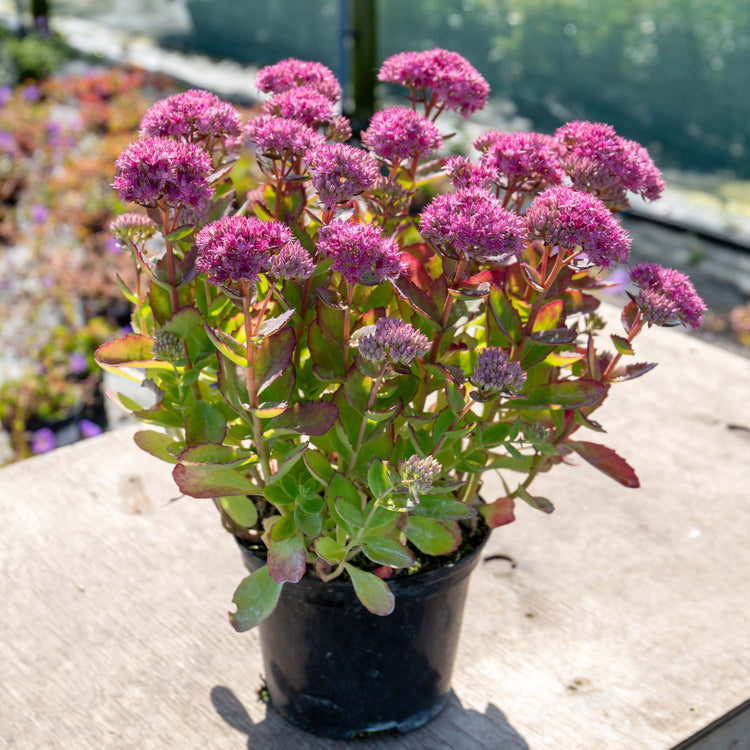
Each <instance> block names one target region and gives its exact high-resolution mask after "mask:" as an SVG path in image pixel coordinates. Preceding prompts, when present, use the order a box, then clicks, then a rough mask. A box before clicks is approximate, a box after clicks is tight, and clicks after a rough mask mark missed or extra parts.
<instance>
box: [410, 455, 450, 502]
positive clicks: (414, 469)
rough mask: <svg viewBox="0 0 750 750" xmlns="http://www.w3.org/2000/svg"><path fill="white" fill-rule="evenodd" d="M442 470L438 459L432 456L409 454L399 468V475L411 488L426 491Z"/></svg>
mask: <svg viewBox="0 0 750 750" xmlns="http://www.w3.org/2000/svg"><path fill="white" fill-rule="evenodd" d="M442 470H443V467H442V465H441V464H440V461H438V460H436V459H434V458H433V457H432V456H427V457H426V458H420V457H419V456H418V455H416V454H415V455H413V456H409V458H408V459H407V460H406V462H405V463H404V465H403V467H402V468H401V477H402V479H403V481H404V482H405V483H406V484H409V485H411V487H412V489H413V490H414V491H415V492H417V493H419V492H427V490H429V489H431V488H432V485H433V484H434V483H435V480H436V479H437V478H438V477H439V476H440V472H441V471H442Z"/></svg>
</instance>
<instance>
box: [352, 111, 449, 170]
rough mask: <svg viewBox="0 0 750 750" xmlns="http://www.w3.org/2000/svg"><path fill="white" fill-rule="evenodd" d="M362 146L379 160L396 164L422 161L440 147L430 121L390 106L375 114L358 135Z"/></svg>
mask: <svg viewBox="0 0 750 750" xmlns="http://www.w3.org/2000/svg"><path fill="white" fill-rule="evenodd" d="M362 144H363V145H364V146H365V147H366V148H368V149H369V150H370V151H372V152H373V153H375V154H377V155H378V156H379V157H380V158H381V159H383V160H384V161H387V162H389V163H391V164H394V165H395V164H398V163H400V162H402V161H403V160H404V159H423V158H425V157H426V156H429V155H430V153H431V152H433V151H437V149H439V148H440V146H441V145H442V144H443V139H442V138H441V137H440V131H439V130H438V129H437V127H436V126H435V124H434V123H433V122H430V120H428V119H427V118H426V117H424V116H423V115H420V114H419V113H418V112H414V110H411V109H406V108H405V107H390V108H389V109H383V110H381V111H380V112H376V113H375V114H374V115H373V116H372V119H371V120H370V126H369V127H368V128H367V130H365V131H364V132H363V133H362Z"/></svg>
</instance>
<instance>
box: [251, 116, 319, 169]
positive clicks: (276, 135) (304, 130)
mask: <svg viewBox="0 0 750 750" xmlns="http://www.w3.org/2000/svg"><path fill="white" fill-rule="evenodd" d="M245 135H246V137H247V141H248V143H249V145H250V146H252V147H254V148H255V150H256V152H257V153H258V154H259V155H260V156H264V157H266V158H269V159H285V160H294V159H299V158H301V157H302V156H304V155H305V153H306V152H307V151H309V150H310V149H312V148H315V147H316V146H318V145H320V144H322V143H323V137H322V136H321V135H320V134H319V133H316V132H315V131H314V130H313V129H312V128H310V127H308V126H307V125H303V124H302V123H301V122H296V121H295V120H287V119H285V118H283V117H275V116H273V115H260V116H259V117H255V118H253V119H252V120H250V122H248V124H247V128H246V129H245Z"/></svg>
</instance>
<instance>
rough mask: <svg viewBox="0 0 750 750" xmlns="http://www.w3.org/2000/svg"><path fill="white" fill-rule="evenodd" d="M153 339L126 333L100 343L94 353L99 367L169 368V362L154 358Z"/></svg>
mask: <svg viewBox="0 0 750 750" xmlns="http://www.w3.org/2000/svg"><path fill="white" fill-rule="evenodd" d="M153 348H154V340H153V339H152V338H151V336H143V335H141V334H138V335H136V334H128V335H127V336H123V337H122V338H120V339H115V340H114V341H110V342H108V343H106V344H102V345H101V346H100V347H99V348H98V349H97V350H96V353H95V354H94V358H95V359H96V361H97V364H99V366H100V367H103V368H104V369H107V368H109V367H142V368H151V369H157V370H171V369H172V365H171V363H169V362H163V361H161V360H158V359H154V351H153Z"/></svg>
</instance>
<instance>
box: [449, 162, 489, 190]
mask: <svg viewBox="0 0 750 750" xmlns="http://www.w3.org/2000/svg"><path fill="white" fill-rule="evenodd" d="M443 168H444V170H445V173H446V174H447V175H448V177H450V180H451V182H452V183H453V187H455V188H456V189H457V190H462V189H464V188H482V189H483V190H489V189H490V188H491V187H492V184H493V177H494V175H493V174H491V173H490V171H489V170H488V169H487V167H486V165H485V164H484V162H482V161H480V162H478V163H476V164H475V163H474V162H473V161H472V160H471V159H470V158H469V157H468V156H452V157H451V158H450V159H446V161H445V164H444V165H443Z"/></svg>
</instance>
